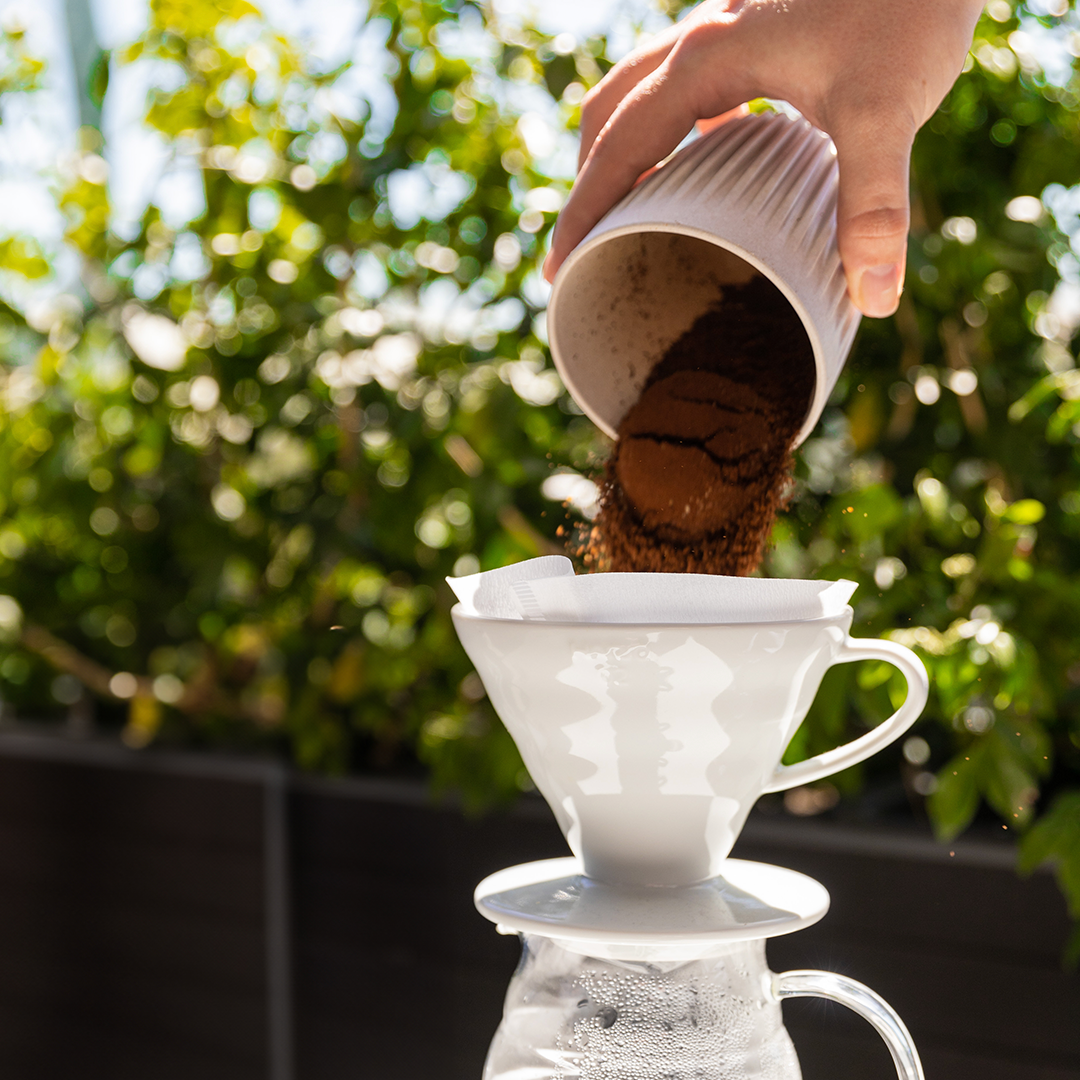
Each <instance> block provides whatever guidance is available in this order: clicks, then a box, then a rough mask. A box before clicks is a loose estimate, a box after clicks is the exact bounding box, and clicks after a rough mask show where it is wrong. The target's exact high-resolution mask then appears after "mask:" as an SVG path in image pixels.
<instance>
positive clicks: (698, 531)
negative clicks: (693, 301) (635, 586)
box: [582, 277, 814, 576]
mask: <svg viewBox="0 0 1080 1080" xmlns="http://www.w3.org/2000/svg"><path fill="white" fill-rule="evenodd" d="M813 389H814V357H813V351H812V349H811V347H810V342H809V339H808V338H807V336H806V331H805V330H804V329H803V326H802V323H801V322H800V321H799V318H798V316H797V315H796V314H795V312H794V310H792V308H791V306H790V305H789V304H788V302H787V301H786V300H785V299H784V298H783V296H782V295H781V293H780V292H779V290H777V289H776V287H775V286H774V285H773V284H772V283H771V282H769V281H767V280H766V279H765V278H762V277H756V278H753V279H751V281H749V282H747V283H746V284H745V285H734V286H727V287H725V289H724V297H723V301H722V302H721V303H719V304H717V305H716V306H714V307H713V308H712V309H711V310H709V311H707V312H706V313H705V314H704V315H702V316H701V317H700V318H699V319H698V320H697V321H696V322H695V323H694V324H693V326H692V327H691V328H690V329H689V330H688V331H687V332H686V333H685V334H683V336H682V337H681V338H679V339H678V340H677V341H676V342H675V343H674V344H673V345H672V346H671V347H670V348H669V349H668V351H667V352H666V353H665V355H664V356H663V357H662V358H661V360H660V362H659V363H658V364H657V365H656V367H655V368H654V369H653V371H652V373H651V374H650V376H649V378H648V380H647V381H646V383H645V386H644V388H643V390H642V392H641V396H640V397H639V398H638V401H637V403H636V404H635V405H634V406H633V407H632V408H631V409H630V411H629V412H628V413H627V414H626V416H625V417H624V418H623V420H622V422H621V423H620V425H619V438H618V442H617V443H616V444H615V449H614V451H613V453H612V455H611V457H610V458H609V460H608V463H607V468H606V471H605V475H604V479H603V482H602V484H601V500H600V512H599V514H598V515H597V518H596V521H595V524H594V528H593V530H592V532H591V534H590V536H589V537H588V540H587V543H586V547H585V550H584V552H583V553H582V554H583V557H584V561H585V563H586V565H587V566H588V567H589V568H590V569H596V570H615V571H620V570H621V571H653V572H664V573H699V574H730V575H739V576H744V575H747V574H750V573H753V571H754V570H756V569H757V567H758V564H759V563H760V562H761V559H762V557H763V555H764V552H765V546H766V544H767V542H768V538H769V534H770V532H771V531H772V526H773V522H774V520H775V518H776V514H777V511H778V510H780V509H782V508H783V506H784V505H785V504H786V502H787V498H788V495H789V491H790V486H791V482H790V481H791V469H792V447H793V444H794V441H795V437H796V435H797V434H798V432H799V428H800V427H801V426H802V422H803V420H804V419H805V417H806V412H807V409H808V407H809V403H810V398H811V394H812V393H813Z"/></svg>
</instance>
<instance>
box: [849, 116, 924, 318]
mask: <svg viewBox="0 0 1080 1080" xmlns="http://www.w3.org/2000/svg"><path fill="white" fill-rule="evenodd" d="M832 135H833V141H834V142H835V144H836V154H837V160H838V163H839V166H840V193H839V202H838V204H837V208H836V226H837V241H838V243H839V246H840V258H841V260H842V261H843V264H844V273H845V274H846V275H847V281H848V292H849V293H850V294H851V299H852V300H853V301H854V303H855V306H856V307H857V308H859V310H860V311H862V312H863V314H864V315H870V316H873V317H875V318H883V317H885V316H886V315H891V314H892V313H893V312H894V311H895V310H896V307H897V304H898V303H899V302H900V293H901V292H902V291H903V287H904V266H905V263H906V258H907V233H908V223H909V220H910V217H911V210H910V203H909V197H908V180H909V173H910V167H911V144H912V142H913V140H914V137H915V131H914V129H913V127H912V126H911V125H910V124H907V123H905V122H903V121H902V120H900V119H894V118H890V117H889V116H888V113H885V112H883V111H877V110H874V111H871V110H867V109H860V110H859V114H858V115H857V116H855V117H853V118H852V119H851V120H850V121H849V122H848V123H845V124H842V125H838V126H837V130H835V131H834V132H833V133H832Z"/></svg>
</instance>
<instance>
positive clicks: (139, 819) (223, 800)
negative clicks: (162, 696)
mask: <svg viewBox="0 0 1080 1080" xmlns="http://www.w3.org/2000/svg"><path fill="white" fill-rule="evenodd" d="M261 794H262V792H261V788H260V787H258V786H257V785H254V784H252V783H246V784H245V783H237V782H236V781H235V780H230V779H220V778H214V777H207V776H198V775H190V774H189V775H170V774H167V773H161V772H156V771H142V770H139V771H134V770H131V769H128V768H113V767H101V766H99V767H87V765H86V764H79V763H77V762H74V761H71V760H68V761H63V760H49V759H45V760H40V759H39V760H35V759H34V758H33V757H27V756H9V755H5V754H2V753H0V1075H3V1076H4V1077H5V1080H59V1078H60V1077H79V1078H80V1080H98V1078H100V1080H122V1078H126V1077H133V1078H134V1077H142V1078H152V1080H173V1078H176V1080H190V1078H193V1077H200V1078H204V1080H213V1078H217V1077H220V1078H221V1080H247V1078H251V1080H255V1078H263V1077H265V1076H266V1069H267V1062H266V1056H265V1044H266V1032H265V1023H266V1019H265V1012H266V991H265V984H264V976H263V968H264V951H265V945H264V935H263V925H262V921H263V920H262V910H263V872H262V836H261V828H262V826H261V815H262V802H261Z"/></svg>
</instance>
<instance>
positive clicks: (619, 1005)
mask: <svg viewBox="0 0 1080 1080" xmlns="http://www.w3.org/2000/svg"><path fill="white" fill-rule="evenodd" d="M522 944H523V951H522V958H521V963H520V965H519V966H518V970H517V972H516V973H515V975H514V977H513V979H512V981H511V983H510V988H509V990H508V992H507V995H506V1005H505V1010H504V1014H503V1020H502V1023H501V1024H500V1025H499V1029H498V1031H497V1032H496V1034H495V1038H494V1040H493V1042H492V1044H491V1048H490V1050H489V1052H488V1057H487V1063H486V1065H485V1067H484V1080H800V1077H801V1072H800V1070H799V1060H798V1057H797V1056H796V1053H795V1048H794V1046H793V1045H792V1042H791V1039H790V1037H789V1036H788V1033H787V1031H786V1030H785V1028H784V1023H783V1018H782V1016H781V1011H780V1002H781V1001H782V1000H783V999H784V998H785V997H824V998H829V999H831V1000H833V1001H838V1002H840V1003H841V1004H843V1005H846V1006H847V1007H848V1008H850V1009H853V1010H854V1011H855V1012H857V1013H859V1015H860V1016H863V1017H864V1018H865V1019H867V1020H868V1021H869V1022H870V1023H871V1024H872V1025H873V1026H874V1027H875V1028H876V1029H877V1031H878V1033H879V1034H880V1035H881V1036H882V1038H883V1039H884V1040H885V1042H886V1044H887V1045H888V1047H889V1050H890V1052H891V1053H892V1057H893V1062H894V1063H895V1065H896V1071H897V1075H898V1076H899V1077H900V1080H923V1072H922V1066H921V1065H920V1063H919V1057H918V1054H917V1052H916V1050H915V1047H914V1044H913V1043H912V1041H911V1037H910V1035H909V1034H908V1032H907V1029H906V1028H905V1027H904V1024H903V1022H902V1021H901V1020H900V1018H899V1017H898V1016H897V1015H896V1013H894V1012H893V1010H892V1009H891V1008H890V1007H889V1006H888V1005H887V1004H886V1003H885V1002H884V1001H883V1000H882V999H881V998H880V997H878V995H877V994H875V993H874V992H873V991H872V990H870V989H869V988H867V987H865V986H863V985H862V984H861V983H858V982H855V981H854V980H852V979H847V978H845V977H843V976H841V975H835V974H831V973H829V972H823V971H789V972H786V973H784V974H782V975H776V974H774V973H773V972H771V971H769V968H768V965H767V964H766V961H765V942H764V940H762V939H758V940H752V941H741V942H733V943H731V944H728V945H724V946H719V947H714V948H713V949H711V950H710V955H709V956H707V957H704V958H700V959H696V960H690V961H656V962H647V961H627V960H613V959H600V958H597V957H593V956H587V955H584V954H583V953H581V952H577V951H572V950H571V949H568V948H565V947H564V946H563V945H562V944H560V943H558V942H556V941H554V940H552V939H550V938H546V937H541V936H539V935H523V937H522Z"/></svg>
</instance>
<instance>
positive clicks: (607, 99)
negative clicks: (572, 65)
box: [578, 25, 680, 172]
mask: <svg viewBox="0 0 1080 1080" xmlns="http://www.w3.org/2000/svg"><path fill="white" fill-rule="evenodd" d="M679 33H680V27H679V26H678V25H676V26H672V27H669V28H668V29H667V30H665V31H664V32H663V33H661V34H657V35H656V37H654V38H653V39H652V40H651V41H649V42H648V44H647V45H645V46H643V47H642V48H640V49H635V50H634V51H633V52H632V53H630V54H629V55H627V56H624V57H623V59H622V60H620V61H619V62H618V63H617V64H616V65H615V66H614V67H613V68H612V69H611V70H610V71H609V72H608V73H607V74H606V75H605V76H604V77H603V79H601V80H600V82H599V83H597V84H596V86H594V87H593V88H592V90H590V91H589V93H588V94H586V96H585V101H584V103H583V104H582V106H581V126H580V135H581V147H580V149H579V150H578V171H579V172H580V171H581V168H582V166H583V165H584V164H585V161H586V159H587V158H588V156H589V151H590V150H591V149H592V144H593V143H594V142H595V141H596V136H597V135H599V134H600V132H601V131H602V130H603V127H604V125H605V124H606V123H607V122H608V120H609V119H610V118H611V114H612V113H613V112H614V111H615V110H616V109H617V108H618V105H619V102H620V101H622V99H623V98H624V97H626V95H627V94H629V93H630V91H631V90H633V89H634V87H635V86H637V84H638V83H639V82H641V80H642V79H644V78H646V77H647V76H649V75H651V74H652V73H653V72H654V71H655V70H656V69H657V68H658V67H659V66H660V65H661V64H662V63H663V62H664V61H665V60H666V59H667V57H668V53H670V52H671V49H672V47H673V46H674V44H675V42H676V41H677V40H678V38H679Z"/></svg>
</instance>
